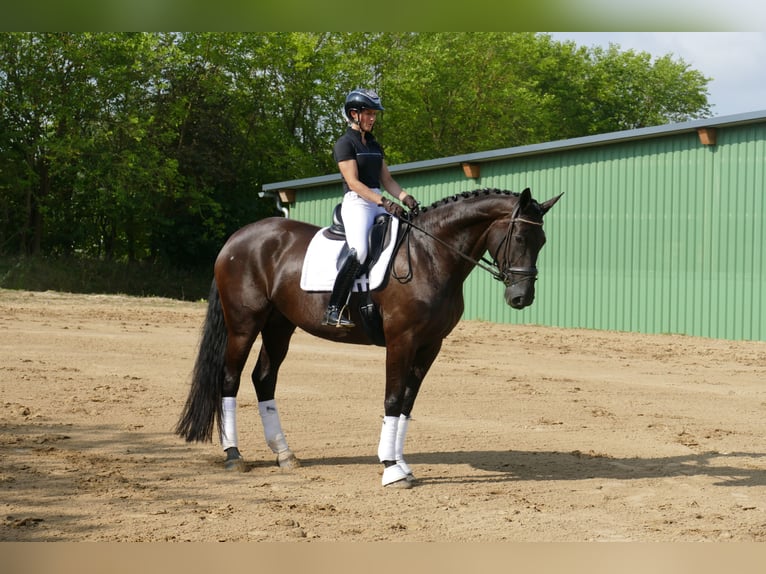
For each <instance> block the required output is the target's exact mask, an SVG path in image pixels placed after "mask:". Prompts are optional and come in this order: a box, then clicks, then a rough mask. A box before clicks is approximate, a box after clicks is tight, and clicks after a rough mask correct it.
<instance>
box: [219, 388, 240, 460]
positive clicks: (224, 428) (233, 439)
mask: <svg viewBox="0 0 766 574" xmlns="http://www.w3.org/2000/svg"><path fill="white" fill-rule="evenodd" d="M222 405H223V414H222V415H221V446H223V450H226V449H227V448H231V447H233V446H235V447H236V446H239V440H238V439H237V397H223V401H222Z"/></svg>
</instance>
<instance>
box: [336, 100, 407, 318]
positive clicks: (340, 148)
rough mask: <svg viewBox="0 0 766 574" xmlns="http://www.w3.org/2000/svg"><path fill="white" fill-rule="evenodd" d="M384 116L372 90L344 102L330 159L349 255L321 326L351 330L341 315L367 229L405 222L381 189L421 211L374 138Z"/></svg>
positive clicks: (364, 251) (362, 252) (363, 255)
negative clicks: (337, 177) (385, 217)
mask: <svg viewBox="0 0 766 574" xmlns="http://www.w3.org/2000/svg"><path fill="white" fill-rule="evenodd" d="M382 110H383V106H382V105H381V104H380V98H379V97H378V94H377V93H375V92H374V91H372V90H365V89H356V90H353V91H352V92H350V93H349V94H348V96H346V103H345V105H344V115H345V119H346V121H347V122H348V127H347V129H346V132H345V133H344V134H343V135H342V136H341V137H340V138H339V139H338V141H337V142H336V143H335V147H334V149H333V159H334V160H335V161H336V162H337V163H338V168H339V169H340V173H341V176H342V177H343V189H344V192H345V193H344V195H343V202H342V204H341V217H342V219H343V225H344V227H345V230H346V242H347V243H348V246H349V253H348V256H347V257H346V259H345V261H343V263H342V265H341V266H340V269H339V271H338V275H337V277H336V279H335V286H334V287H333V290H332V295H331V296H330V304H329V305H328V307H327V312H326V313H325V316H324V320H323V321H322V325H335V326H336V327H353V326H354V323H353V322H351V321H350V320H349V319H347V318H345V317H343V316H342V311H343V308H344V307H345V306H346V304H347V303H348V298H349V296H350V294H351V287H352V286H353V283H354V279H355V278H356V274H357V273H358V271H359V268H360V267H361V266H362V264H363V263H364V261H365V259H366V258H367V236H368V234H369V231H370V227H372V224H373V222H374V221H375V217H376V216H377V215H379V214H381V213H386V212H388V213H390V214H391V215H393V216H394V217H399V218H401V217H404V216H405V211H404V209H403V208H402V207H401V206H400V205H399V204H397V203H394V202H393V201H391V200H390V199H388V198H387V197H384V196H383V194H382V193H381V189H380V188H381V185H382V187H383V188H384V189H385V190H386V191H387V192H388V193H389V194H390V195H391V196H393V197H395V198H397V199H399V201H401V202H402V203H404V205H406V206H407V208H408V209H410V210H417V208H418V205H419V204H418V202H417V201H416V200H415V198H414V197H412V196H411V195H409V194H408V193H407V192H406V191H404V190H403V189H402V188H401V187H400V186H399V184H398V183H397V182H396V181H395V180H394V178H393V177H392V176H391V173H390V172H389V170H388V166H387V165H386V160H385V156H384V154H383V149H382V148H381V147H380V145H379V144H378V142H377V140H376V139H375V136H373V135H372V128H373V126H374V125H375V120H376V118H377V114H378V112H379V111H382Z"/></svg>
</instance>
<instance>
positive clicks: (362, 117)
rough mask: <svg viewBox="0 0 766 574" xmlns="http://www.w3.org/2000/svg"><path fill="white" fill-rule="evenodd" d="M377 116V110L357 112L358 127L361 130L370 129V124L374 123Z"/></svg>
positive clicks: (366, 130)
mask: <svg viewBox="0 0 766 574" xmlns="http://www.w3.org/2000/svg"><path fill="white" fill-rule="evenodd" d="M377 118H378V110H362V112H361V113H357V119H358V121H359V127H360V128H361V130H362V131H365V132H369V131H372V126H374V125H375V120H376V119H377Z"/></svg>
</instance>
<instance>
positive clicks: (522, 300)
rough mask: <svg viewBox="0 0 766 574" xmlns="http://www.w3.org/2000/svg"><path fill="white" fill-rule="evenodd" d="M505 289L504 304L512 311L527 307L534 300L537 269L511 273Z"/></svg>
mask: <svg viewBox="0 0 766 574" xmlns="http://www.w3.org/2000/svg"><path fill="white" fill-rule="evenodd" d="M508 278H509V279H510V281H509V282H508V283H507V287H506V288H505V302H506V303H508V305H510V306H511V307H513V308H514V309H523V308H524V307H529V306H530V305H531V304H532V303H533V302H534V300H535V281H536V280H537V269H535V268H534V267H532V268H530V269H524V270H522V271H521V272H516V273H511V274H509V276H508Z"/></svg>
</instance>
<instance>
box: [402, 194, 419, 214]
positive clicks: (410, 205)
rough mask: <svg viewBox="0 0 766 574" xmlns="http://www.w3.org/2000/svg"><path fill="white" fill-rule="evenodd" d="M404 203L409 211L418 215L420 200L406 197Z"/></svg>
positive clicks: (409, 196)
mask: <svg viewBox="0 0 766 574" xmlns="http://www.w3.org/2000/svg"><path fill="white" fill-rule="evenodd" d="M402 203H403V204H404V205H406V206H407V209H409V210H410V211H411V212H412V213H417V212H419V211H420V203H418V200H417V199H415V198H414V197H412V196H411V195H407V196H405V198H404V199H403V200H402Z"/></svg>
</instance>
